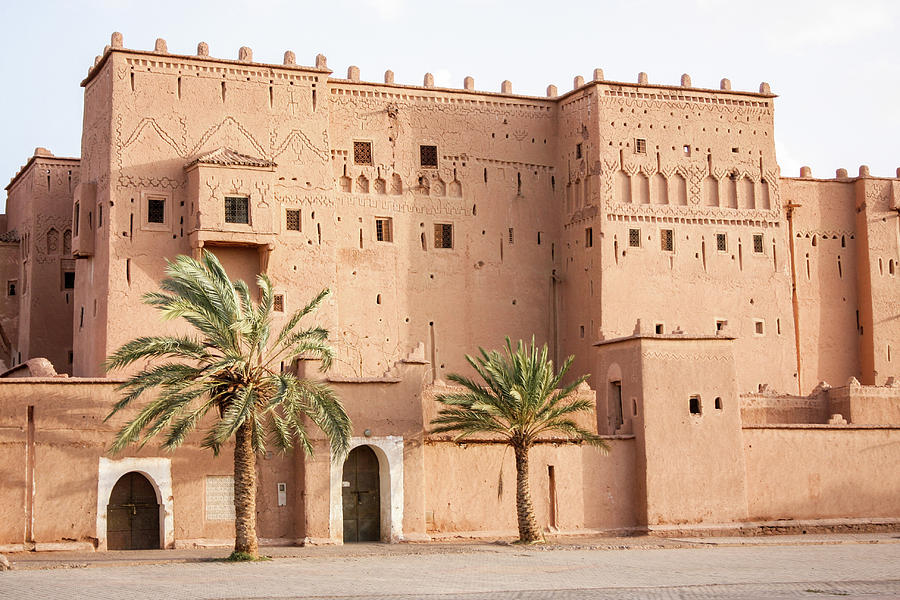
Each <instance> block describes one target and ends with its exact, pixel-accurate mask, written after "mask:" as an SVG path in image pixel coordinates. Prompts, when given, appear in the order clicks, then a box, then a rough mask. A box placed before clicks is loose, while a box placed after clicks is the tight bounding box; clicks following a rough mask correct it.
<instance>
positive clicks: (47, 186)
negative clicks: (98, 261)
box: [4, 148, 79, 373]
mask: <svg viewBox="0 0 900 600" xmlns="http://www.w3.org/2000/svg"><path fill="white" fill-rule="evenodd" d="M78 178H79V162H78V159H72V158H57V157H54V156H53V155H52V154H51V153H50V152H48V151H47V150H44V149H43V148H39V149H37V151H36V152H35V155H34V156H33V157H32V158H31V159H29V161H28V163H27V164H26V166H25V167H23V169H22V170H21V171H20V172H19V173H18V174H17V175H16V177H15V178H14V179H13V181H12V182H11V183H10V185H9V186H8V187H7V192H8V198H7V206H6V211H7V228H8V231H13V230H14V231H16V233H17V234H18V237H19V248H20V253H19V256H18V259H19V269H18V271H19V272H18V274H17V275H16V276H13V277H10V278H9V279H16V280H17V285H16V291H17V294H18V303H19V306H18V318H19V324H18V332H17V336H16V339H12V340H10V341H11V343H12V345H13V346H14V348H15V357H14V358H15V359H16V361H17V362H22V361H26V360H28V359H30V358H37V357H45V358H47V359H49V360H50V361H51V362H52V363H53V365H54V367H55V368H56V370H57V371H58V372H60V373H71V372H72V363H71V352H72V336H71V329H72V308H73V300H74V289H73V288H69V287H66V286H67V285H68V283H67V281H66V279H65V276H64V273H66V272H74V270H75V264H74V261H73V259H72V255H71V235H72V231H71V210H72V195H73V193H74V190H75V187H76V186H77V185H78ZM8 283H9V280H6V281H4V286H5V287H6V290H5V291H6V293H7V295H8V287H9V286H8ZM20 355H21V358H19V357H20Z"/></svg>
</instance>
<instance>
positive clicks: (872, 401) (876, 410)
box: [827, 379, 900, 425]
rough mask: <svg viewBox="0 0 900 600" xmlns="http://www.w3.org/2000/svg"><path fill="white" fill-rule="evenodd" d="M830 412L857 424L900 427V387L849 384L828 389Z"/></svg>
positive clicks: (854, 381) (851, 382) (854, 382)
mask: <svg viewBox="0 0 900 600" xmlns="http://www.w3.org/2000/svg"><path fill="white" fill-rule="evenodd" d="M827 400H828V406H829V412H830V413H831V414H839V415H841V416H842V417H844V419H845V420H846V421H847V422H848V423H851V424H853V425H900V386H898V385H896V384H894V385H892V386H890V387H878V386H872V385H860V384H859V382H858V381H856V380H855V379H851V380H850V382H849V384H848V385H845V386H842V387H837V388H832V389H830V390H828V393H827Z"/></svg>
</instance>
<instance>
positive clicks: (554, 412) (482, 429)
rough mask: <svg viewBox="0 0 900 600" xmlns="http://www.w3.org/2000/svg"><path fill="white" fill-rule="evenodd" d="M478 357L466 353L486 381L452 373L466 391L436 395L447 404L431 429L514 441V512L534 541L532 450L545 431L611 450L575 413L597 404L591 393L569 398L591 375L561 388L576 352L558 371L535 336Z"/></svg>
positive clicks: (526, 538) (526, 537) (525, 538)
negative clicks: (527, 343) (528, 343)
mask: <svg viewBox="0 0 900 600" xmlns="http://www.w3.org/2000/svg"><path fill="white" fill-rule="evenodd" d="M478 350H479V352H480V353H481V355H480V356H477V357H472V356H469V355H466V360H467V361H468V362H469V364H470V365H472V368H473V369H475V372H476V373H478V375H479V377H481V379H482V381H481V382H479V381H475V380H474V379H470V378H468V377H465V376H463V375H459V374H455V373H454V374H451V375H449V376H448V377H449V379H450V380H451V381H453V382H455V383H458V384H459V385H461V386H462V387H463V388H464V390H463V391H460V392H454V393H449V394H440V395H438V396H437V398H436V400H437V401H438V402H440V403H442V404H444V405H445V407H446V408H442V409H441V410H440V412H439V413H438V416H437V418H435V419H433V420H432V421H431V424H432V425H436V427H435V428H434V429H433V430H432V432H433V433H456V434H457V435H456V437H455V438H454V439H455V440H457V441H459V440H464V439H466V438H467V437H469V436H471V435H475V434H483V433H487V434H490V435H492V436H497V437H499V438H500V439H502V440H504V441H505V442H506V444H507V445H509V446H512V448H513V452H514V453H515V456H516V513H517V516H518V523H519V540H520V541H521V542H527V543H530V542H536V541H539V540H540V539H541V534H540V531H539V530H538V526H537V522H536V520H535V517H534V506H533V505H532V503H531V491H530V488H529V486H528V450H529V449H530V448H531V446H532V445H534V443H535V441H537V440H538V439H539V438H540V437H541V436H542V435H546V434H548V433H550V432H558V433H561V434H563V435H564V436H565V437H567V438H569V439H571V440H572V441H577V442H586V443H588V444H592V445H594V446H598V447H599V448H601V449H602V450H603V452H607V451H608V449H609V448H608V446H607V444H606V442H604V441H603V439H602V438H600V437H599V436H598V435H596V434H594V433H591V432H590V431H588V430H586V429H584V428H582V427H580V426H579V425H578V424H577V423H575V421H573V420H572V419H571V416H572V415H574V414H575V413H578V412H582V411H585V412H592V411H593V410H594V405H593V403H592V402H591V401H590V400H589V399H587V398H581V399H579V398H571V397H570V396H571V395H572V392H574V391H575V388H576V387H578V385H579V384H581V382H583V381H584V380H586V379H587V377H588V376H587V375H583V376H581V377H579V378H577V379H576V380H575V381H573V382H572V383H570V384H569V385H567V386H565V387H562V388H560V387H559V385H560V382H561V381H562V379H563V377H564V376H565V374H566V371H568V370H569V367H570V366H571V364H572V360H573V359H574V358H575V357H574V356H570V357H569V358H567V359H566V361H565V362H564V363H563V365H562V367H560V369H559V372H556V373H554V370H553V361H551V360H548V359H547V345H546V344H544V346H543V347H542V348H540V349H539V348H538V347H537V346H536V345H535V343H534V338H532V340H531V346H529V347H526V346H525V344H524V343H523V342H522V341H521V340H520V341H519V343H518V346H517V347H516V349H515V351H514V350H513V348H512V343H511V342H510V340H509V338H506V352H505V354H501V353H500V352H497V351H496V350H492V351H491V352H486V351H485V350H484V349H483V348H479V349H478Z"/></svg>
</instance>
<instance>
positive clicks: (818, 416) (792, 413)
mask: <svg viewBox="0 0 900 600" xmlns="http://www.w3.org/2000/svg"><path fill="white" fill-rule="evenodd" d="M830 404H833V402H832V403H829V399H828V396H827V395H826V394H825V393H819V394H811V395H809V396H779V395H774V394H741V424H743V425H744V426H747V425H770V424H787V423H808V424H812V423H819V424H822V423H827V422H828V419H829V417H830V416H831V415H832V414H834V413H835V412H840V411H836V410H834V409H833V408H832V407H831V406H830Z"/></svg>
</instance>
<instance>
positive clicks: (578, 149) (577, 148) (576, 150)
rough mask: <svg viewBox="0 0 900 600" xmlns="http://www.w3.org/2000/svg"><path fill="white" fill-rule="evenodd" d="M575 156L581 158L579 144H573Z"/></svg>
mask: <svg viewBox="0 0 900 600" xmlns="http://www.w3.org/2000/svg"><path fill="white" fill-rule="evenodd" d="M575 158H581V144H575Z"/></svg>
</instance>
